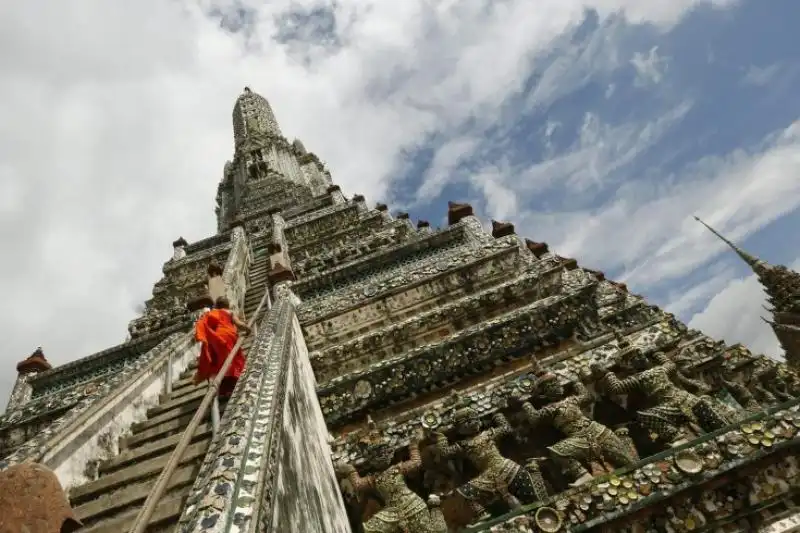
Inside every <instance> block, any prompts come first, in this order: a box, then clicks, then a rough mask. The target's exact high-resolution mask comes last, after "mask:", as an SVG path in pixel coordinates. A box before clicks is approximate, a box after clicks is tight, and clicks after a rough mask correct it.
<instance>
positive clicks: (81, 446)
mask: <svg viewBox="0 0 800 533" xmlns="http://www.w3.org/2000/svg"><path fill="white" fill-rule="evenodd" d="M171 351H172V356H173V359H172V369H173V371H172V379H173V382H174V381H176V380H177V379H179V376H180V373H181V372H183V370H185V369H186V367H187V366H188V365H189V362H190V361H191V360H192V359H193V358H194V357H196V356H197V353H198V352H199V345H198V344H196V343H193V342H191V337H190V336H189V335H188V334H187V336H186V337H185V338H184V339H183V340H182V341H180V342H179V343H178V344H177V346H176V347H175V348H173V350H171ZM166 365H167V352H165V353H164V355H163V357H162V358H160V360H159V362H158V364H157V366H156V367H155V370H153V367H152V366H151V367H149V368H150V370H149V371H145V373H143V374H141V375H140V376H138V377H137V378H135V379H132V380H131V381H130V382H129V385H128V387H127V389H126V390H124V391H122V393H121V394H119V395H118V396H116V397H115V398H114V399H113V400H112V401H110V402H107V403H103V404H102V405H101V406H100V407H99V409H98V410H97V411H96V412H95V413H93V414H92V415H91V416H90V417H89V418H88V420H87V421H86V422H85V423H84V424H83V425H82V426H80V427H79V428H77V429H75V430H74V431H72V432H71V433H70V434H69V435H66V436H65V438H64V439H63V440H62V441H60V442H59V444H58V446H57V448H56V449H53V450H51V451H50V452H49V453H48V454H46V455H45V457H44V463H45V464H47V465H48V466H49V467H50V468H52V469H53V470H54V472H55V473H56V475H57V476H58V479H59V481H60V482H61V485H62V486H63V487H64V488H65V490H67V491H69V490H70V489H71V488H73V487H76V486H79V485H82V484H84V483H87V482H89V481H92V480H93V479H94V475H95V473H94V472H93V469H92V468H91V465H93V464H96V463H97V462H98V461H103V460H106V459H110V458H112V457H114V456H115V455H117V454H118V453H119V447H118V443H119V439H120V438H121V437H124V436H126V435H128V434H129V433H130V428H131V426H132V425H133V424H135V423H137V422H141V421H143V420H145V419H146V418H147V410H148V409H149V408H150V407H153V406H155V405H158V402H159V395H160V394H161V393H162V392H163V391H164V388H165V380H166V374H167V373H166V368H167V367H166Z"/></svg>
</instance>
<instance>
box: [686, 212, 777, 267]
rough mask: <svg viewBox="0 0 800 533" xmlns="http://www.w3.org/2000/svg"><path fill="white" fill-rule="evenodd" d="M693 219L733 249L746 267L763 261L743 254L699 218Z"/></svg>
mask: <svg viewBox="0 0 800 533" xmlns="http://www.w3.org/2000/svg"><path fill="white" fill-rule="evenodd" d="M694 219H695V220H696V221H698V222H699V223H701V224H702V225H703V226H705V227H706V228H707V229H708V231H710V232H711V233H713V234H714V235H716V236H717V237H719V239H720V240H721V241H722V242H724V243H725V244H727V245H728V246H730V247H731V248H732V249H733V251H734V252H736V254H737V255H738V256H739V257H741V258H742V259H743V260H744V262H745V263H747V264H748V265H750V266H751V267H756V266H757V265H760V264H761V263H763V261H761V260H760V259H758V258H756V257H753V256H752V255H750V254H748V253H747V252H745V251H744V250H742V249H741V248H739V247H738V246H736V245H735V244H734V243H732V242H731V241H729V240H728V239H726V238H725V237H723V236H722V234H720V233H719V232H718V231H717V230H715V229H714V228H712V227H711V226H709V225H708V224H706V223H705V222H703V221H702V220H701V219H700V217H698V216H695V217H694Z"/></svg>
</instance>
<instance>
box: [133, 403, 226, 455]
mask: <svg viewBox="0 0 800 533" xmlns="http://www.w3.org/2000/svg"><path fill="white" fill-rule="evenodd" d="M221 408H222V406H221V405H220V409H221ZM193 416H194V411H193V412H191V413H189V414H186V415H183V416H181V417H178V418H175V419H173V420H170V421H169V422H164V423H163V424H158V425H155V426H153V427H150V428H147V429H144V430H141V431H138V432H136V433H135V434H133V435H128V436H127V437H123V438H121V439H120V442H119V448H120V450H132V449H135V448H138V447H140V446H145V445H146V444H149V443H151V442H154V441H157V440H159V439H163V438H166V437H170V436H172V435H175V434H176V433H181V432H183V429H184V428H185V427H186V426H187V425H188V424H189V421H190V420H191V419H192V417H193ZM210 419H211V417H210V416H206V420H210ZM205 426H208V427H209V428H210V427H211V424H201V425H200V428H202V427H205ZM198 431H200V429H199V428H198Z"/></svg>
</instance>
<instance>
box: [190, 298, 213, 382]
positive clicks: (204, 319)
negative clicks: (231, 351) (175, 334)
mask: <svg viewBox="0 0 800 533" xmlns="http://www.w3.org/2000/svg"><path fill="white" fill-rule="evenodd" d="M209 312H211V309H209V308H206V309H204V310H203V314H202V315H200V318H199V319H198V320H197V322H196V323H195V325H194V339H195V340H196V341H197V342H199V343H200V355H198V356H197V371H196V372H195V374H194V383H195V385H196V384H198V383H200V382H202V381H205V380H207V379H211V378H213V377H214V372H213V365H212V360H211V349H210V347H209V344H208V314H209Z"/></svg>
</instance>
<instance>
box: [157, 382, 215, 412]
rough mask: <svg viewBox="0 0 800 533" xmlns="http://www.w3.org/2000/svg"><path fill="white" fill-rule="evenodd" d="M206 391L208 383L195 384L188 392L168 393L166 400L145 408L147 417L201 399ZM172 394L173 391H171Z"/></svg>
mask: <svg viewBox="0 0 800 533" xmlns="http://www.w3.org/2000/svg"><path fill="white" fill-rule="evenodd" d="M206 392H208V385H205V384H200V385H197V386H196V387H195V388H194V389H192V390H191V392H189V393H185V394H177V395H174V396H173V395H170V398H169V399H167V401H166V402H162V403H160V404H158V405H156V406H154V407H151V408H150V409H148V410H147V418H148V419H151V418H154V417H156V416H158V415H160V414H163V413H166V412H168V411H171V410H173V409H176V408H178V407H180V406H182V405H184V404H187V403H189V402H193V401H195V400H199V399H201V398H202V397H203V396H205V394H206ZM173 394H174V393H173Z"/></svg>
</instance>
